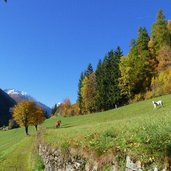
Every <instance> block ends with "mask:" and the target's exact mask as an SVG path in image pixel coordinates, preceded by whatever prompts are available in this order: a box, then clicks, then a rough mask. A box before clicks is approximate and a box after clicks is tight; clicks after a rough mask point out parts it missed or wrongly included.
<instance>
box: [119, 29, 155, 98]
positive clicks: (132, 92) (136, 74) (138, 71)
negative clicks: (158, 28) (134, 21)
mask: <svg viewBox="0 0 171 171" xmlns="http://www.w3.org/2000/svg"><path fill="white" fill-rule="evenodd" d="M149 40H150V38H149V36H148V33H147V30H146V29H145V28H142V27H140V28H139V29H138V38H137V40H135V39H134V40H133V41H132V42H131V48H130V51H129V53H128V56H127V57H126V58H125V57H124V58H122V59H121V63H120V71H121V77H120V78H119V85H120V88H121V92H122V94H123V95H127V97H128V99H129V100H131V99H133V98H134V97H135V96H137V95H138V99H137V100H141V98H143V94H144V93H145V92H146V91H147V90H149V89H150V85H151V79H152V77H153V76H154V75H155V74H156V72H155V69H156V66H157V61H156V60H155V59H154V58H153V56H152V55H151V54H150V51H149V49H148V42H149Z"/></svg>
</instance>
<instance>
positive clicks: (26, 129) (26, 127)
mask: <svg viewBox="0 0 171 171" xmlns="http://www.w3.org/2000/svg"><path fill="white" fill-rule="evenodd" d="M25 131H26V135H29V134H28V126H25Z"/></svg>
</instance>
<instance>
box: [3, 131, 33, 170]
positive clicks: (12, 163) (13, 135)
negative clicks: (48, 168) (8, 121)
mask: <svg viewBox="0 0 171 171" xmlns="http://www.w3.org/2000/svg"><path fill="white" fill-rule="evenodd" d="M29 132H30V134H31V136H26V135H25V132H24V129H23V128H19V129H14V130H10V131H0V166H1V167H0V171H1V170H2V171H6V170H8V171H10V170H11V171H13V170H23V171H27V170H28V171H30V170H32V160H31V155H32V151H33V145H34V143H33V142H34V139H35V136H34V134H35V131H33V128H30V129H29Z"/></svg>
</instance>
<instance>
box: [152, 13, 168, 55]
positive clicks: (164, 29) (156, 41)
mask: <svg viewBox="0 0 171 171" xmlns="http://www.w3.org/2000/svg"><path fill="white" fill-rule="evenodd" d="M165 45H169V46H171V39H170V33H169V30H168V26H167V21H166V19H165V16H164V14H163V11H162V10H159V12H158V13H157V18H156V22H155V23H154V24H153V26H152V32H151V39H150V42H149V48H150V49H151V52H152V54H153V55H154V56H158V53H159V50H160V48H161V47H162V46H165Z"/></svg>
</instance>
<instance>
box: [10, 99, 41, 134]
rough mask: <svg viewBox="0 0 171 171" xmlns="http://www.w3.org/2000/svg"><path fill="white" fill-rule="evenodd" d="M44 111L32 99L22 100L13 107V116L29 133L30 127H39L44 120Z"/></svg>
mask: <svg viewBox="0 0 171 171" xmlns="http://www.w3.org/2000/svg"><path fill="white" fill-rule="evenodd" d="M43 115H44V113H43V112H42V110H40V108H38V107H37V106H36V104H35V103H34V102H33V101H31V100H28V101H22V102H20V103H18V104H17V105H16V106H15V107H14V109H13V118H14V120H15V121H16V122H17V123H18V124H19V125H20V126H24V127H25V132H26V134H27V135H28V127H29V126H30V125H34V126H36V127H37V125H38V124H39V123H41V122H42V121H43V119H42V118H43Z"/></svg>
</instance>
